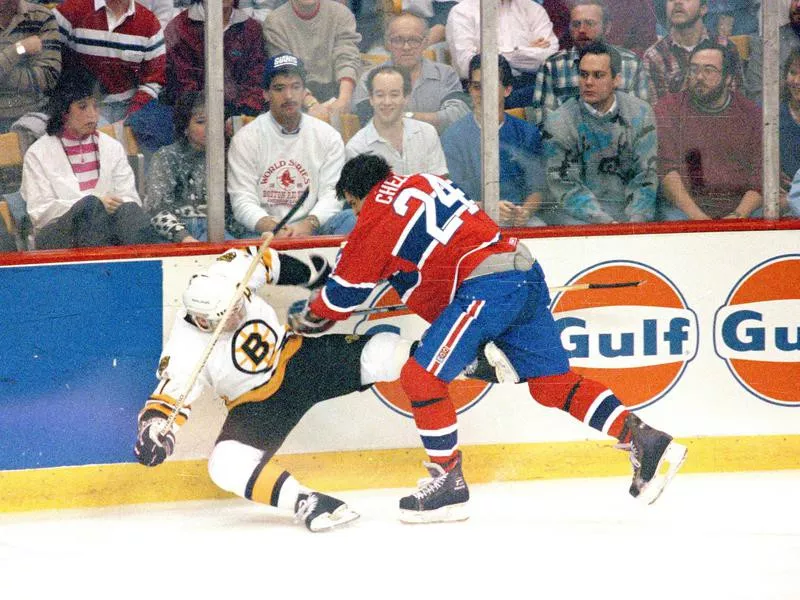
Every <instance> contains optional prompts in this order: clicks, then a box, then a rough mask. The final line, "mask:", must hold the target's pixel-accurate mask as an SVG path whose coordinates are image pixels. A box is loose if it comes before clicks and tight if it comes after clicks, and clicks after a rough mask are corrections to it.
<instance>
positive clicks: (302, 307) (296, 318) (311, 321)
mask: <svg viewBox="0 0 800 600" xmlns="http://www.w3.org/2000/svg"><path fill="white" fill-rule="evenodd" d="M318 295H319V292H318V291H315V292H312V294H311V296H310V297H309V298H308V300H301V301H299V302H295V303H294V304H292V305H291V306H290V307H289V315H288V320H289V327H291V328H292V330H293V331H294V332H295V333H299V334H300V335H320V334H323V333H325V332H326V331H328V330H329V329H330V328H331V327H333V326H334V325H335V324H336V321H333V320H331V319H326V318H325V317H319V316H317V315H315V314H314V312H313V311H312V310H311V308H310V307H311V303H312V302H313V301H314V299H315V298H316V297H317V296H318Z"/></svg>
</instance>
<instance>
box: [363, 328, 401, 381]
mask: <svg viewBox="0 0 800 600" xmlns="http://www.w3.org/2000/svg"><path fill="white" fill-rule="evenodd" d="M410 350H411V342H410V341H408V340H406V339H403V338H402V337H400V336H399V335H397V334H396V333H390V332H388V331H382V332H380V333H376V334H375V335H374V336H372V337H371V338H370V340H369V341H368V342H367V343H366V344H365V345H364V349H363V350H362V351H361V385H371V384H373V383H375V382H376V381H394V380H395V379H398V378H399V377H400V371H401V370H402V368H403V365H404V364H405V363H406V361H407V360H408V355H409V352H410Z"/></svg>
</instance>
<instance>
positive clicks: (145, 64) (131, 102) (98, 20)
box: [53, 0, 166, 123]
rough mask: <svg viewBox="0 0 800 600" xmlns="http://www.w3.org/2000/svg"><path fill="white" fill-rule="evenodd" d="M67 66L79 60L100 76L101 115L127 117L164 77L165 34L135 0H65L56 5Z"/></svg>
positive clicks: (151, 95) (152, 95)
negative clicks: (101, 90) (102, 93)
mask: <svg viewBox="0 0 800 600" xmlns="http://www.w3.org/2000/svg"><path fill="white" fill-rule="evenodd" d="M53 13H54V14H55V17H56V20H57V21H58V28H59V32H60V34H61V40H62V42H63V44H64V48H65V50H64V70H65V71H68V70H69V69H70V67H74V66H81V67H83V68H85V69H87V70H88V71H90V72H91V73H92V74H93V75H94V76H95V77H96V78H97V80H98V81H99V82H100V84H101V86H102V88H103V92H104V94H105V95H104V97H103V100H102V103H101V106H100V111H101V117H102V118H103V120H105V121H107V122H108V123H113V122H115V121H119V120H121V119H124V118H125V117H126V116H127V115H129V114H130V113H132V112H135V111H137V110H139V109H140V108H141V107H142V106H144V105H145V104H147V103H148V102H149V101H150V100H152V99H153V98H157V97H158V94H159V93H160V92H161V89H162V87H163V86H164V84H165V83H166V76H165V68H166V51H165V46H164V35H163V32H162V30H161V25H160V24H159V22H158V19H157V18H156V16H155V15H154V14H153V13H152V12H150V11H149V10H148V9H146V8H145V7H144V6H142V5H141V4H137V3H135V2H134V1H133V0H66V1H65V2H64V3H63V4H61V5H60V6H59V7H57V8H55V9H54V10H53Z"/></svg>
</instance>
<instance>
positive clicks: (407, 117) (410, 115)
mask: <svg viewBox="0 0 800 600" xmlns="http://www.w3.org/2000/svg"><path fill="white" fill-rule="evenodd" d="M403 116H404V117H405V118H406V119H413V118H414V113H413V112H411V111H408V112H404V113H403Z"/></svg>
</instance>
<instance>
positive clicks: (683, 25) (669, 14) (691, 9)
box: [644, 0, 742, 104]
mask: <svg viewBox="0 0 800 600" xmlns="http://www.w3.org/2000/svg"><path fill="white" fill-rule="evenodd" d="M656 11H657V14H658V15H660V16H661V17H664V19H665V20H666V22H667V23H669V28H670V29H669V35H666V36H664V37H663V38H662V39H660V40H659V41H658V42H656V43H655V44H653V45H652V46H650V48H648V49H647V52H645V53H644V66H645V69H647V75H648V77H649V78H650V103H651V104H655V103H656V102H657V100H658V99H659V98H660V97H661V96H663V95H665V94H675V93H677V92H680V91H682V90H684V89H685V88H686V75H687V73H688V70H689V55H690V54H691V53H692V50H694V48H695V47H696V46H697V45H698V44H699V43H700V42H702V41H703V40H707V39H709V37H710V36H709V34H708V29H706V26H705V25H704V24H703V17H705V15H706V13H707V12H708V0H656ZM664 19H662V22H663V20H664ZM725 46H726V47H727V49H728V52H730V54H731V59H732V60H733V69H732V73H733V74H734V76H733V81H732V83H731V90H732V91H735V90H737V89H741V87H742V64H741V61H740V60H739V52H738V50H737V49H736V44H734V43H733V42H732V41H730V40H727V42H726V44H725Z"/></svg>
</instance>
